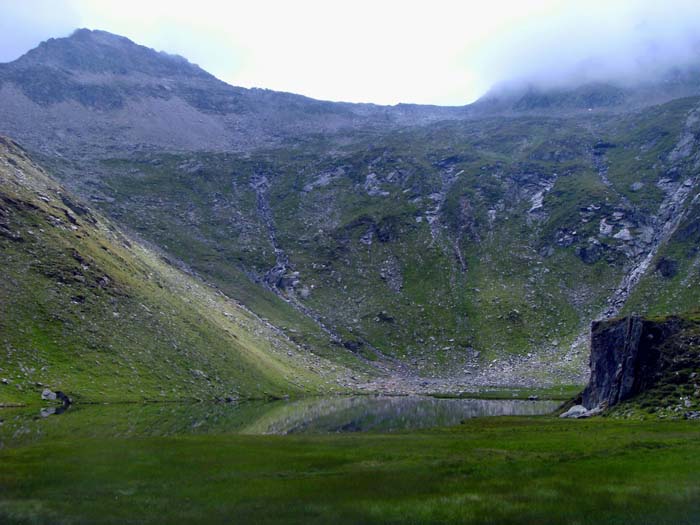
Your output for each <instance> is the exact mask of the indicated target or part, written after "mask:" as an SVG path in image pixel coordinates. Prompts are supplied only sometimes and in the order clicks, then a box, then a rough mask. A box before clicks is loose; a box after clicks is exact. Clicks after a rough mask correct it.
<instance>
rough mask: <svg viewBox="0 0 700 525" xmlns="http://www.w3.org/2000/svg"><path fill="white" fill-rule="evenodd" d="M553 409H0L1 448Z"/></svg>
mask: <svg viewBox="0 0 700 525" xmlns="http://www.w3.org/2000/svg"><path fill="white" fill-rule="evenodd" d="M558 405H559V402H557V401H522V400H484V399H436V398H431V397H423V396H408V397H390V396H356V397H332V398H307V399H301V400H296V401H274V402H269V403H268V402H246V403H240V404H237V405H230V404H210V403H197V404H186V403H178V404H176V403H173V404H146V405H128V404H125V405H101V406H97V405H92V406H75V405H73V406H72V407H71V408H70V410H65V408H64V407H47V408H44V409H42V410H41V411H40V412H39V413H37V411H36V409H31V410H30V409H3V410H2V411H0V422H1V424H0V447H2V446H11V445H13V444H19V443H27V442H31V441H38V440H41V439H52V438H57V439H58V438H65V437H68V436H71V437H97V438H99V437H140V436H171V435H181V434H223V433H239V434H293V433H323V432H370V431H374V432H392V431H397V430H410V429H419V428H428V427H436V426H447V425H456V424H459V423H460V421H462V420H464V419H469V418H473V417H482V416H506V415H540V414H547V413H549V412H552V411H553V410H554V409H556V408H557V406H558ZM55 414H56V415H57V414H61V416H60V417H54V415H55ZM49 416H51V417H49Z"/></svg>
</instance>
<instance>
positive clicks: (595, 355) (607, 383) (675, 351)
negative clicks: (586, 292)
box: [582, 316, 700, 410]
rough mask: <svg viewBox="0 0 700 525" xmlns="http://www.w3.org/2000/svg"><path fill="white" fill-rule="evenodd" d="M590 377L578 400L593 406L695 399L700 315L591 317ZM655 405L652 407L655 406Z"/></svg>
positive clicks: (667, 403) (690, 402)
mask: <svg viewBox="0 0 700 525" xmlns="http://www.w3.org/2000/svg"><path fill="white" fill-rule="evenodd" d="M590 366H591V379H590V383H589V384H588V386H587V387H586V389H585V390H584V392H583V395H582V404H583V406H585V407H586V408H587V409H589V410H591V409H594V408H597V407H603V408H604V407H608V408H610V407H613V406H615V405H618V404H619V403H621V402H623V401H627V400H632V399H633V398H634V399H635V400H637V399H639V397H644V398H648V399H647V406H650V403H649V401H651V400H653V401H654V402H653V403H651V404H656V405H657V407H659V406H663V407H668V406H670V405H673V404H677V403H678V400H679V399H680V400H681V401H682V404H681V406H680V408H686V409H687V408H692V407H693V406H695V405H697V404H698V403H697V398H698V393H699V391H698V389H697V388H696V387H695V385H694V381H693V380H694V379H695V377H696V376H697V375H698V374H699V373H700V319H698V318H697V316H689V317H685V318H681V317H667V318H662V319H644V318H641V317H638V316H632V317H625V318H621V319H614V320H608V321H598V322H594V323H593V325H592V328H591V357H590ZM653 408H656V407H653Z"/></svg>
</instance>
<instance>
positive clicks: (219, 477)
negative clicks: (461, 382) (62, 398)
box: [0, 414, 700, 524]
mask: <svg viewBox="0 0 700 525" xmlns="http://www.w3.org/2000/svg"><path fill="white" fill-rule="evenodd" d="M0 415H1V414H0ZM56 419H60V418H56ZM699 519H700V426H699V425H698V424H697V423H694V422H686V421H667V422H653V423H652V422H630V421H613V420H605V419H597V420H587V421H568V420H566V421H565V420H558V419H555V418H551V417H520V418H485V419H477V420H471V421H468V422H466V423H465V424H463V425H460V426H458V427H454V428H443V429H436V430H433V431H423V432H414V433H410V434H408V433H407V434H392V435H378V434H344V435H304V436H243V435H236V434H225V433H224V434H221V433H218V434H215V435H196V434H190V435H178V436H175V437H143V438H134V437H129V438H126V437H125V438H116V437H112V438H105V437H78V438H77V439H76V438H75V436H70V435H64V437H59V436H58V435H57V436H55V437H53V436H52V438H51V439H44V440H42V441H38V442H34V443H33V444H29V445H20V446H9V447H6V448H4V449H2V450H0V522H2V523H52V524H56V523H120V524H121V523H237V524H240V523H256V524H257V523H300V524H301V523H303V524H309V523H335V524H339V523H358V524H366V523H397V524H398V523H401V524H405V523H421V524H422V523H479V524H485V523H493V524H510V523H537V524H562V523H570V524H607V523H619V524H627V523H635V524H660V523H668V524H671V523H673V524H683V523H688V524H690V523H693V524H695V523H698V520H699Z"/></svg>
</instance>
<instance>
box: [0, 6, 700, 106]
mask: <svg viewBox="0 0 700 525" xmlns="http://www.w3.org/2000/svg"><path fill="white" fill-rule="evenodd" d="M77 27H89V28H91V29H104V30H107V31H110V32H113V33H117V34H121V35H124V36H127V37H129V38H131V39H132V40H134V41H135V42H137V43H140V44H143V45H147V46H149V47H154V48H156V49H159V50H164V51H168V52H171V53H178V54H181V55H183V56H185V57H186V58H188V59H189V60H190V61H192V62H195V63H197V64H199V65H200V66H201V67H203V68H204V69H206V70H208V71H209V72H211V73H213V74H214V75H216V76H217V77H219V78H221V79H222V80H225V81H226V82H229V83H231V84H234V85H239V86H244V87H265V88H269V89H275V90H281V91H290V92H294V93H300V94H303V95H308V96H311V97H314V98H319V99H326V100H345V101H351V102H375V103H381V104H395V103H397V102H415V103H432V104H465V103H467V102H470V101H472V100H474V99H475V98H477V97H478V96H479V95H481V94H483V93H484V92H485V91H486V90H487V89H488V88H489V87H490V86H491V85H493V84H495V83H498V82H501V81H504V80H507V79H513V78H521V77H526V78H534V79H537V80H539V81H542V82H557V81H559V80H560V79H562V78H568V77H570V75H571V74H573V73H574V72H576V73H578V74H580V73H581V71H582V67H583V66H582V64H584V65H585V66H586V67H585V68H584V69H585V75H586V76H587V77H590V76H593V77H596V76H600V77H606V76H615V75H618V74H620V73H621V72H622V73H625V74H627V73H629V74H639V73H643V72H644V71H645V70H647V69H649V67H650V65H654V64H656V63H658V62H665V61H669V60H670V61H678V60H682V61H683V60H686V61H687V60H688V59H689V58H690V57H694V55H693V53H694V52H695V50H696V49H697V48H694V47H693V46H694V45H695V44H696V42H697V41H698V40H697V37H698V35H700V0H692V1H691V0H665V1H663V2H659V1H648V0H607V1H602V0H569V1H565V0H520V1H512V0H485V1H479V2H477V1H468V0H463V1H461V2H460V1H447V0H429V1H428V0H425V1H421V2H412V1H410V0H404V1H391V0H386V1H382V0H374V1H366V0H354V1H342V2H341V1H333V0H326V1H320V0H287V1H272V0H267V1H264V0H258V1H255V0H245V1H236V0H231V1H228V2H226V1H216V0H189V1H176V0H174V1H165V0H138V1H135V0H118V1H114V0H0V61H9V60H14V59H15V58H17V57H18V56H20V55H21V54H23V53H24V52H26V51H27V50H28V49H30V48H32V47H34V46H36V45H37V44H38V43H39V42H40V41H41V40H45V39H47V38H50V37H57V36H66V35H68V34H70V32H71V31H72V30H73V29H75V28H77Z"/></svg>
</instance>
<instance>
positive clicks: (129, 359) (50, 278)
mask: <svg viewBox="0 0 700 525" xmlns="http://www.w3.org/2000/svg"><path fill="white" fill-rule="evenodd" d="M0 259H1V260H2V273H3V279H2V280H1V281H0V308H1V309H0V348H2V358H0V378H2V379H3V380H4V381H3V382H2V384H0V403H11V402H27V401H36V400H38V399H39V392H40V391H41V389H42V388H43V386H48V387H50V388H52V389H54V390H62V391H64V392H66V393H68V394H69V395H71V396H72V397H74V398H75V399H78V400H81V401H97V400H99V401H105V400H110V401H124V400H143V399H153V400H170V399H183V398H213V397H227V396H232V397H249V396H264V395H284V394H290V393H291V394H294V393H302V392H321V391H323V392H327V391H332V390H334V389H338V388H340V387H339V385H338V381H345V380H347V381H349V378H348V377H347V376H348V374H349V372H348V371H347V370H346V369H344V368H343V367H341V366H336V365H333V364H331V363H329V362H328V361H326V360H324V359H322V358H319V357H317V356H315V355H313V354H311V353H310V352H308V351H307V350H306V349H304V348H302V347H300V346H298V345H297V344H295V343H294V342H292V341H291V340H289V339H288V338H287V337H286V336H285V335H284V333H283V332H281V331H279V330H277V329H274V328H273V327H272V326H271V325H269V324H268V323H266V322H264V321H262V320H261V319H260V318H258V317H256V316H254V315H252V314H251V313H249V312H248V311H247V310H246V309H244V308H242V307H241V306H240V304H239V303H237V302H235V301H232V300H230V299H228V298H227V297H226V296H225V295H223V294H222V293H220V292H218V291H217V290H215V289H213V288H210V287H208V286H206V285H204V284H203V283H202V282H201V281H199V280H198V279H196V278H194V277H192V276H189V275H187V274H185V273H183V272H182V271H180V270H177V269H174V268H173V267H172V266H170V265H169V264H167V263H166V262H165V261H164V258H163V257H161V256H160V255H158V254H157V253H155V252H153V251H151V250H149V249H146V248H144V247H143V246H141V245H139V244H137V243H134V242H132V241H130V240H129V239H128V238H127V237H125V236H124V235H123V234H122V233H120V232H119V231H118V230H116V229H115V228H114V226H112V225H111V224H110V223H109V222H107V221H105V220H104V219H102V218H101V217H99V216H98V215H95V214H94V213H92V212H91V211H90V210H89V209H87V208H85V207H84V206H83V205H82V204H80V203H78V202H77V201H76V200H75V199H74V198H73V197H71V196H70V195H69V194H68V193H66V192H65V190H63V189H62V188H60V187H59V186H58V185H57V184H55V183H54V182H52V181H51V180H50V178H49V177H48V176H47V174H46V173H45V172H44V171H43V170H42V169H41V168H40V167H38V166H36V165H34V164H33V163H32V161H31V160H30V159H29V158H28V157H27V155H26V153H25V152H24V151H23V150H21V149H20V148H19V147H18V146H17V145H15V144H14V143H12V142H11V141H9V140H6V139H2V141H1V142H0Z"/></svg>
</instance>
